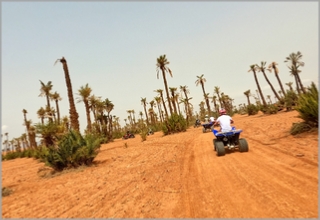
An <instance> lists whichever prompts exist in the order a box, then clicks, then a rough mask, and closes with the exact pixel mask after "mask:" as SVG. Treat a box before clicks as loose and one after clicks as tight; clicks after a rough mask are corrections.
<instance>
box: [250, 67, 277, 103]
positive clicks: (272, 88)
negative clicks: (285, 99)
mask: <svg viewBox="0 0 320 220" xmlns="http://www.w3.org/2000/svg"><path fill="white" fill-rule="evenodd" d="M265 66H266V62H265V61H261V65H260V66H259V65H258V64H256V67H257V70H258V72H262V73H263V76H264V78H265V79H266V81H267V82H268V84H269V86H270V88H271V90H272V92H273V93H274V95H275V97H277V99H278V100H279V101H280V99H281V98H280V96H279V95H278V93H277V91H276V90H275V89H274V87H273V86H272V84H271V82H270V81H269V79H268V77H267V75H266V73H265V70H266V67H265Z"/></svg>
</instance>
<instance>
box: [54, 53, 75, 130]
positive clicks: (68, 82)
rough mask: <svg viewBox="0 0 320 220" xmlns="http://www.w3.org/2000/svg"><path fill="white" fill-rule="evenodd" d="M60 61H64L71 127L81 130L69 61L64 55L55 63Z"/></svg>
mask: <svg viewBox="0 0 320 220" xmlns="http://www.w3.org/2000/svg"><path fill="white" fill-rule="evenodd" d="M58 61H60V62H61V63H62V66H63V70H64V76H65V80H66V85H67V89H68V99H69V106H70V109H69V114H70V123H71V128H72V129H74V130H76V131H79V130H80V126H79V120H78V118H79V115H78V112H77V110H76V106H75V104H74V99H73V93H72V84H71V79H70V75H69V70H68V65H67V61H66V59H65V58H64V57H62V58H61V59H57V61H56V62H55V63H57V62H58Z"/></svg>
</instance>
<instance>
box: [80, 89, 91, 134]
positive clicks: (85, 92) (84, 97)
mask: <svg viewBox="0 0 320 220" xmlns="http://www.w3.org/2000/svg"><path fill="white" fill-rule="evenodd" d="M91 92H92V89H91V88H90V87H89V86H88V83H87V84H86V85H85V86H81V87H80V89H79V90H78V95H79V96H80V97H79V98H78V103H79V102H83V103H84V106H85V109H86V116H87V131H88V132H89V133H91V130H92V129H91V117H90V105H89V97H90V95H91Z"/></svg>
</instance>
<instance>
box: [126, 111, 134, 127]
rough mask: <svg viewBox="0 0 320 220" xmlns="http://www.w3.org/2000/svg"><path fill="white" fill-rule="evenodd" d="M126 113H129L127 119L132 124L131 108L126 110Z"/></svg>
mask: <svg viewBox="0 0 320 220" xmlns="http://www.w3.org/2000/svg"><path fill="white" fill-rule="evenodd" d="M127 113H128V114H129V117H128V119H129V121H130V124H131V126H132V125H133V122H132V116H131V113H132V110H127Z"/></svg>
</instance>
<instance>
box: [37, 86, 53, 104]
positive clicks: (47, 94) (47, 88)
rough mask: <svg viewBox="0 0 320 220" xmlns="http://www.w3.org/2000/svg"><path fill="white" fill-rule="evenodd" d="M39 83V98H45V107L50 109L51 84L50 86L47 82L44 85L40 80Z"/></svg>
mask: <svg viewBox="0 0 320 220" xmlns="http://www.w3.org/2000/svg"><path fill="white" fill-rule="evenodd" d="M39 81H40V84H41V88H40V92H41V93H40V95H39V97H40V96H45V97H46V98H47V106H49V108H50V95H51V94H50V91H51V89H52V86H53V85H52V84H51V81H49V82H48V83H47V84H44V83H43V82H42V81H41V80H39Z"/></svg>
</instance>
